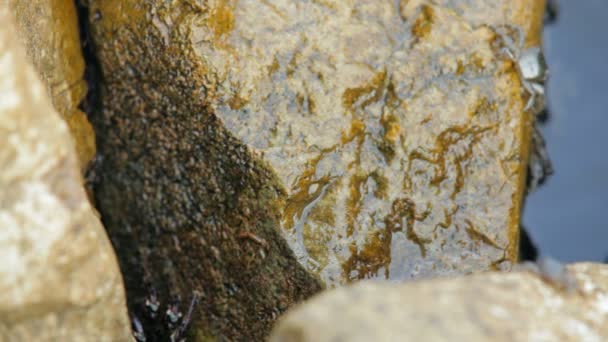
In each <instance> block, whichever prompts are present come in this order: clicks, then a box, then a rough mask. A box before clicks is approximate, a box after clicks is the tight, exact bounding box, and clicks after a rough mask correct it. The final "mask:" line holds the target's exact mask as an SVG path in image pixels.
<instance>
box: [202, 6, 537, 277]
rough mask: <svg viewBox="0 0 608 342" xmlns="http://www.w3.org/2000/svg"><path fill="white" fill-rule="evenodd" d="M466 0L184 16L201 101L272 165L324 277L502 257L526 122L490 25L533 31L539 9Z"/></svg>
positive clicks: (435, 270) (464, 268) (413, 271)
mask: <svg viewBox="0 0 608 342" xmlns="http://www.w3.org/2000/svg"><path fill="white" fill-rule="evenodd" d="M473 3H475V4H476V3H481V4H480V6H478V7H475V5H473ZM467 4H469V3H468V2H466V3H458V4H453V3H452V2H449V1H438V2H428V1H400V2H397V3H395V2H388V1H387V2H378V1H365V0H361V1H354V2H339V1H329V2H328V1H306V0H300V1H293V2H285V1H239V2H229V1H215V2H209V3H208V4H207V7H206V9H205V11H206V12H205V13H207V14H206V15H205V14H203V15H202V21H201V23H200V24H199V25H193V29H192V42H193V44H194V46H195V51H196V53H197V55H198V57H199V59H200V61H201V62H202V63H203V64H204V65H205V68H206V69H207V78H208V79H210V80H212V81H213V83H212V84H213V91H214V94H215V96H216V99H215V100H214V101H213V102H212V103H211V105H212V106H213V108H214V113H215V114H216V115H217V116H218V117H219V118H220V119H221V122H222V123H223V125H224V126H225V127H226V128H227V129H228V130H229V131H230V132H231V133H232V134H233V135H234V136H235V137H237V138H239V139H240V140H241V141H243V142H244V143H245V144H246V145H247V146H249V147H250V148H252V149H253V150H255V151H259V152H261V153H262V156H263V159H264V160H265V161H266V162H267V163H268V164H269V165H270V168H271V169H272V170H273V171H274V172H275V173H276V175H277V176H278V178H279V180H280V182H281V184H282V186H283V187H284V188H285V193H286V194H287V196H286V197H285V198H283V197H281V198H279V200H280V202H281V203H280V205H279V206H280V207H281V208H282V219H281V226H282V230H283V233H284V235H285V238H286V239H287V241H288V242H289V244H290V246H291V248H292V249H293V250H294V251H295V253H296V256H297V257H298V260H299V261H300V263H301V264H302V265H304V266H305V267H306V268H307V269H308V270H309V271H310V272H312V273H315V274H318V275H319V276H320V277H321V279H322V280H323V281H324V283H325V284H328V285H337V284H343V283H345V282H349V281H351V280H354V279H362V278H370V277H382V278H385V277H386V278H390V279H407V278H413V277H419V276H428V275H432V274H453V273H467V272H470V271H474V270H483V269H489V268H503V267H508V265H509V264H511V263H512V262H514V261H515V260H516V256H517V240H518V225H519V208H520V205H521V203H520V202H521V196H522V190H523V187H524V184H523V183H522V179H523V177H524V173H525V171H524V169H523V165H524V164H525V162H526V158H527V156H526V154H527V148H528V147H527V145H528V139H527V132H528V129H529V124H530V119H529V118H528V117H526V116H525V115H524V113H523V112H522V106H521V104H522V103H521V100H522V99H521V95H520V94H519V87H520V84H519V80H518V79H517V75H516V73H515V70H514V68H513V65H512V63H511V62H510V61H509V60H508V59H507V58H505V57H504V56H503V55H502V54H501V52H500V47H499V46H498V45H500V41H501V39H502V38H503V37H501V36H500V34H498V33H497V31H498V30H497V28H501V27H503V26H507V25H511V26H514V27H515V26H517V25H521V27H522V30H523V32H528V33H529V34H530V35H532V36H533V35H535V34H537V32H534V30H533V28H535V27H536V26H535V25H536V22H537V21H539V20H541V18H542V10H538V11H536V12H532V14H530V12H527V11H526V12H525V11H523V10H522V9H521V8H520V7H521V6H522V4H520V3H519V2H517V3H516V4H511V5H512V6H514V7H513V8H515V9H516V10H517V11H519V12H515V14H513V12H511V10H509V9H508V6H509V3H508V2H506V1H499V2H496V3H493V5H490V4H489V2H484V1H474V2H471V4H469V5H470V6H468V5H467ZM535 5H538V4H535ZM227 7H229V8H230V9H231V14H230V15H229V16H228V15H225V16H224V17H226V18H230V25H229V26H230V30H229V31H222V34H221V35H218V34H217V30H216V29H214V27H216V26H217V25H216V24H215V20H218V19H217V18H216V17H213V15H212V14H213V13H216V12H221V11H224V10H225V8H227ZM223 27H228V25H225V26H223ZM533 39H536V38H531V39H529V41H530V42H532V41H533Z"/></svg>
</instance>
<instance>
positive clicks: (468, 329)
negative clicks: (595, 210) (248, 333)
mask: <svg viewBox="0 0 608 342" xmlns="http://www.w3.org/2000/svg"><path fill="white" fill-rule="evenodd" d="M566 272H567V276H568V277H570V279H572V281H573V283H572V284H574V287H572V288H565V287H562V285H563V283H562V282H559V281H558V282H554V281H552V280H551V279H547V278H544V277H541V276H539V275H537V274H536V273H531V272H523V271H522V272H514V273H501V272H490V273H484V274H479V275H472V276H467V277H460V278H453V279H434V280H424V281H413V282H409V283H404V284H391V283H388V282H371V281H367V282H362V283H359V284H356V285H354V286H351V287H346V288H340V289H335V290H331V291H328V292H326V293H323V294H322V295H319V296H317V297H315V298H313V299H311V300H310V301H309V302H307V303H306V304H304V305H301V306H299V307H297V308H294V309H293V310H292V311H290V312H288V313H287V314H286V315H285V316H284V317H282V318H281V320H280V321H279V324H278V325H277V327H276V328H275V329H274V330H273V333H272V335H271V337H270V341H271V342H279V341H292V342H306V341H488V340H492V341H604V340H606V339H607V338H608V287H607V286H606V284H608V267H607V266H606V265H602V264H573V265H569V266H568V267H567V271H566Z"/></svg>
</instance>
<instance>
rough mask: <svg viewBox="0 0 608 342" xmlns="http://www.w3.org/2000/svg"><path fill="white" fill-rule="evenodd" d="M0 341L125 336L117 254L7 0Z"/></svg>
mask: <svg viewBox="0 0 608 342" xmlns="http://www.w3.org/2000/svg"><path fill="white" fill-rule="evenodd" d="M0 22H1V23H2V25H1V26H0V165H1V166H2V167H1V168H0V189H2V190H1V191H0V260H2V262H0V341H91V340H95V341H128V340H129V339H130V338H131V332H130V323H129V319H128V316H127V310H126V301H125V293H124V288H123V285H122V279H121V276H120V271H119V268H118V262H117V260H116V256H115V255H114V252H113V250H112V246H111V244H110V241H109V239H108V237H107V235H106V232H105V230H104V228H103V227H102V225H101V223H100V221H99V218H98V217H97V216H96V215H95V213H94V209H93V208H91V206H90V205H89V202H88V200H87V196H86V194H85V191H84V189H83V187H82V176H81V175H80V172H79V165H78V158H77V154H76V151H75V148H74V143H73V140H72V138H71V137H70V131H69V129H68V126H67V125H66V124H65V122H64V121H63V120H62V118H61V116H60V115H59V114H58V113H57V112H56V111H55V109H54V108H53V105H52V103H51V101H50V99H49V96H48V94H47V93H46V90H47V87H46V85H45V84H44V82H42V81H41V80H40V79H39V77H38V75H37V74H36V72H35V68H34V67H33V66H32V65H31V64H29V63H28V58H27V57H26V53H25V49H24V48H23V46H22V45H20V44H21V42H20V41H19V40H18V37H17V36H16V35H15V31H16V27H15V25H14V21H13V18H12V17H11V15H10V10H9V6H7V5H6V4H4V3H3V4H1V5H0Z"/></svg>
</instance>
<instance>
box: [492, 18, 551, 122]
mask: <svg viewBox="0 0 608 342" xmlns="http://www.w3.org/2000/svg"><path fill="white" fill-rule="evenodd" d="M513 29H514V30H515V31H516V32H517V33H518V36H519V39H518V43H517V45H516V44H515V43H514V41H513V39H511V38H510V35H509V34H506V33H502V32H498V31H497V33H498V34H499V35H500V36H501V37H502V41H503V43H504V45H505V46H504V47H503V48H502V51H503V52H504V53H505V54H506V55H507V56H508V57H509V59H511V60H512V61H513V62H514V63H515V67H516V69H517V73H518V74H519V77H520V79H521V83H522V85H523V87H524V89H525V91H526V92H527V93H528V95H529V98H528V102H527V103H526V106H525V107H524V110H525V111H530V110H531V111H532V113H533V114H534V115H537V114H539V113H540V112H542V111H543V109H544V108H545V83H546V81H547V79H548V77H549V69H548V68H547V63H546V61H545V56H544V54H543V51H542V49H541V47H540V46H533V47H529V48H525V49H524V48H523V45H524V34H523V32H522V30H521V29H520V28H513Z"/></svg>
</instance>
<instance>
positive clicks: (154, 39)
mask: <svg viewBox="0 0 608 342" xmlns="http://www.w3.org/2000/svg"><path fill="white" fill-rule="evenodd" d="M89 4H90V8H89V13H90V22H91V32H92V35H93V37H94V39H95V42H96V50H97V53H98V56H99V61H100V66H101V70H102V71H103V83H104V86H103V89H102V90H103V92H102V94H101V96H102V100H103V107H104V108H103V112H102V113H99V115H98V116H97V117H96V118H94V119H92V123H93V125H94V126H95V128H96V132H97V133H98V147H99V151H100V152H101V153H102V154H103V155H104V162H103V163H102V165H101V169H100V175H101V176H100V177H101V178H100V183H99V185H98V186H97V187H96V189H95V190H96V191H95V193H96V198H97V203H98V207H99V209H100V211H101V213H102V216H103V218H104V223H105V225H106V228H107V229H108V232H109V234H110V237H111V239H112V241H113V243H114V246H115V247H116V249H117V253H118V256H119V260H120V263H121V267H122V269H123V274H124V276H125V284H126V287H127V293H128V300H129V305H130V308H131V310H132V312H133V313H134V314H135V315H136V316H137V317H138V318H139V320H141V321H142V323H143V325H144V330H145V332H146V335H147V336H148V337H149V338H152V339H153V340H159V341H167V340H168V336H166V335H167V334H169V333H170V332H169V331H166V330H162V327H163V326H164V323H163V322H164V321H163V319H164V314H163V313H164V312H165V311H166V308H167V305H169V304H171V305H174V304H177V306H178V307H179V309H180V311H181V312H182V313H185V311H186V309H187V308H188V304H189V303H190V301H191V300H192V298H193V297H194V296H200V301H199V303H198V304H197V305H196V306H195V311H194V313H193V320H194V321H193V323H192V329H191V330H192V334H193V335H195V338H194V340H205V339H207V338H214V337H215V338H219V339H228V340H249V341H261V340H263V337H264V336H266V335H267V334H268V332H269V330H270V327H271V325H272V323H273V322H274V320H275V319H276V317H277V316H278V315H279V314H280V313H282V312H284V311H285V310H286V308H287V307H288V306H290V305H291V304H292V303H294V302H296V301H300V300H302V299H304V298H307V297H308V296H309V295H311V294H313V293H315V292H317V291H318V290H320V284H319V282H318V281H317V280H316V279H315V278H314V277H312V276H311V275H309V274H308V273H307V272H306V271H305V270H304V269H303V268H302V267H301V266H300V265H299V264H298V262H297V260H296V259H295V257H294V255H293V253H292V251H291V250H290V249H289V246H288V245H287V243H286V242H285V241H284V240H283V238H282V236H281V233H280V231H279V229H277V228H278V227H279V209H278V207H277V203H278V200H279V199H280V198H281V197H282V196H283V195H282V189H281V186H280V183H278V182H277V180H276V179H275V177H274V175H273V174H272V173H271V172H269V170H268V168H267V167H266V166H265V165H263V163H262V162H261V160H260V158H259V157H257V156H256V155H255V154H254V153H253V152H252V151H250V150H249V149H248V148H247V147H246V146H245V145H244V144H243V143H241V142H240V141H239V140H238V139H236V138H234V137H233V136H231V135H230V134H229V132H228V131H227V130H226V129H225V128H224V127H223V125H222V123H221V121H220V120H219V119H218V118H217V117H216V116H214V115H213V114H212V113H211V110H212V109H211V107H210V105H209V100H213V99H214V98H213V97H210V96H209V95H208V89H211V88H212V87H213V86H214V85H213V84H212V83H209V81H208V80H207V79H205V76H206V75H207V70H206V69H205V68H204V66H203V65H202V64H201V63H199V61H198V58H197V56H196V55H195V54H194V51H193V46H192V43H191V41H190V39H191V35H190V33H189V32H190V31H191V26H190V25H191V24H192V22H193V20H196V19H197V18H199V16H200V15H201V13H202V12H201V9H200V8H199V7H200V5H197V3H196V2H194V1H170V2H167V1H164V0H158V1H125V0H99V1H89ZM159 18H162V20H167V21H171V22H172V23H173V24H172V25H173V26H172V31H171V32H168V31H166V30H164V29H162V27H161V26H158V25H161V22H160V20H161V19H159ZM159 27H160V28H159ZM153 295H154V296H153ZM154 297H157V298H158V300H159V303H160V309H159V312H160V313H161V314H160V315H157V317H156V318H152V317H151V315H152V313H153V309H152V308H153V306H154V305H152V306H150V305H148V307H145V301H146V299H148V300H149V301H148V303H149V304H150V303H155V302H156V300H155V299H154ZM159 316H160V317H159Z"/></svg>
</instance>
